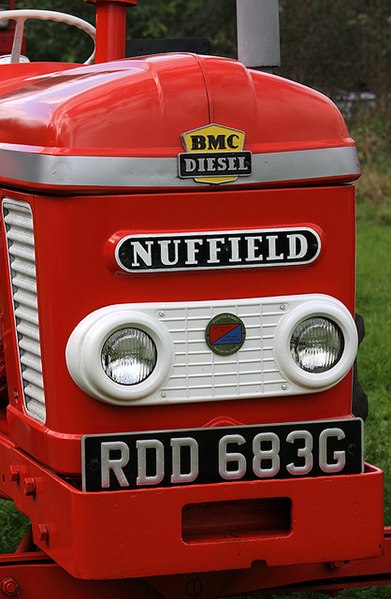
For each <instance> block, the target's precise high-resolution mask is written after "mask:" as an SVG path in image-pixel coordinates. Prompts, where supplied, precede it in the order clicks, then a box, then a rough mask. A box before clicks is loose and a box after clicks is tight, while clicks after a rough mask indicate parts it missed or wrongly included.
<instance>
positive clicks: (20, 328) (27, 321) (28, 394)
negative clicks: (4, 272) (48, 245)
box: [3, 198, 46, 423]
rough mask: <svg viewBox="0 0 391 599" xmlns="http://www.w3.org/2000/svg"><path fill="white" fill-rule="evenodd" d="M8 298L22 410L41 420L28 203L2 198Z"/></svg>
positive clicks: (42, 404) (42, 399)
mask: <svg viewBox="0 0 391 599" xmlns="http://www.w3.org/2000/svg"><path fill="white" fill-rule="evenodd" d="M3 217H4V225H5V234H6V238H7V247H8V260H9V268H10V276H11V288H12V299H13V307H14V316H15V326H16V334H17V341H18V349H19V362H20V372H21V378H22V385H23V396H24V397H23V399H24V405H25V408H26V412H27V413H28V414H29V416H31V418H34V419H35V420H38V421H39V422H42V423H43V422H45V419H46V409H45V394H44V388H43V378H42V360H41V346H40V342H39V322H38V302H37V283H36V275H35V249H34V229H33V215H32V212H31V208H30V206H29V204H27V203H25V202H16V201H13V200H10V199H8V198H6V199H4V200H3Z"/></svg>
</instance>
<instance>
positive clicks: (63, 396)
mask: <svg viewBox="0 0 391 599" xmlns="http://www.w3.org/2000/svg"><path fill="white" fill-rule="evenodd" d="M91 1H92V0H91ZM239 1H240V0H239ZM94 3H95V4H96V10H97V52H96V61H95V64H91V63H92V62H93V58H90V59H89V60H88V61H87V63H86V64H85V65H77V64H69V63H68V64H63V63H55V64H53V63H29V62H21V61H20V59H19V58H20V47H21V40H22V38H23V27H22V24H23V23H24V21H25V20H26V19H27V18H30V17H32V18H43V19H54V20H64V21H65V22H67V23H70V24H74V25H75V26H77V27H79V28H82V29H84V30H85V31H86V32H87V33H88V34H89V35H91V36H92V37H95V31H94V28H93V27H91V26H90V25H89V24H88V23H85V22H82V21H80V20H79V19H77V18H75V17H70V16H67V15H62V14H59V13H53V12H50V11H10V12H6V13H4V14H3V15H0V20H1V19H3V18H5V19H11V18H12V19H16V20H17V23H19V26H17V28H16V36H15V43H14V47H13V50H12V53H11V57H10V59H9V60H8V62H9V64H2V65H0V69H1V83H0V186H1V189H0V192H1V219H2V223H1V241H2V243H1V255H0V259H1V263H0V264H1V275H0V276H1V317H2V334H3V348H4V363H3V364H2V372H3V375H4V374H5V373H6V379H7V388H8V394H7V397H6V398H5V399H4V402H3V407H2V412H1V435H0V473H1V478H0V485H1V494H2V496H3V497H4V498H7V499H11V500H12V501H14V503H15V506H16V507H17V508H18V509H19V510H21V511H22V512H23V513H24V514H26V515H27V516H28V517H29V519H30V520H31V531H30V532H29V533H28V535H27V536H26V539H25V540H24V542H22V544H21V546H20V547H19V550H18V551H17V553H15V554H12V555H5V556H2V557H1V560H0V563H1V569H2V571H1V574H0V593H1V592H2V593H3V595H6V596H20V597H21V598H22V599H24V598H25V599H35V598H38V597H41V595H42V592H43V586H44V589H45V592H48V590H49V591H52V592H55V593H56V596H57V597H58V598H59V599H60V598H62V597H64V598H65V597H69V596H74V597H78V598H81V599H87V598H90V597H91V598H92V597H93V598H94V599H96V598H97V597H98V598H102V599H103V598H107V597H110V598H111V599H117V598H118V599H119V598H121V599H123V597H130V596H131V597H137V598H140V599H144V598H153V597H165V598H175V599H177V598H182V597H184V598H185V597H200V598H201V599H205V598H214V597H223V596H229V595H237V594H239V593H250V592H252V591H255V590H266V589H278V588H280V587H284V588H288V587H289V588H299V587H300V585H301V584H303V583H306V588H322V589H326V590H327V589H329V590H330V589H331V590H334V589H335V588H340V587H343V586H349V584H364V582H365V584H370V583H375V582H379V580H382V581H384V580H386V578H387V576H388V572H389V571H390V568H389V565H387V555H389V552H390V548H389V543H388V542H387V534H386V535H385V532H384V527H383V483H382V472H381V471H379V470H378V469H377V468H375V467H374V466H371V465H369V464H366V463H365V462H364V460H363V444H362V436H363V420H362V418H360V417H357V412H355V410H353V411H352V387H353V367H354V362H355V357H356V351H357V346H358V339H359V335H358V332H357V327H356V323H355V319H354V316H355V303H354V296H355V209H354V186H353V182H354V181H355V180H356V179H357V178H358V177H359V175H360V169H359V164H358V160H357V152H356V148H355V144H354V142H353V140H352V139H351V137H350V136H349V133H348V131H347V128H346V125H345V123H344V120H343V118H342V116H341V114H340V113H339V111H338V109H337V108H336V107H335V105H334V104H333V103H332V102H330V101H329V100H328V99H327V98H325V97H324V96H323V95H321V94H319V93H317V92H315V91H312V90H310V89H308V88H305V87H303V86H301V85H298V84H296V83H293V82H291V81H287V80H284V79H281V78H278V77H276V76H274V75H271V74H268V73H265V72H260V71H257V70H254V69H248V68H246V67H245V66H244V65H243V64H242V63H241V62H238V61H235V60H230V59H224V58H217V57H211V56H199V55H194V54H191V53H184V54H163V55H160V54H159V55H152V56H147V57H142V58H138V59H123V48H124V45H125V13H126V5H127V4H136V3H137V0H116V1H115V0H111V1H108V0H107V1H106V0H105V1H103V0H95V1H94ZM121 59H122V60H121ZM353 412H355V415H353ZM358 416H360V414H358ZM387 552H388V553H387ZM374 558H375V559H374ZM359 574H360V575H361V576H362V578H358V575H359ZM312 581H317V582H316V583H312ZM311 585H312V586H311Z"/></svg>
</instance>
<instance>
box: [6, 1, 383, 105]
mask: <svg viewBox="0 0 391 599" xmlns="http://www.w3.org/2000/svg"><path fill="white" fill-rule="evenodd" d="M17 7H18V8H24V7H29V8H43V9H44V8H47V9H51V10H60V11H63V12H68V13H72V14H75V15H77V16H80V17H82V18H84V19H86V20H88V21H90V22H94V16H95V11H94V7H92V6H91V5H87V4H86V3H85V2H83V0H17ZM235 7H236V1H235V0H139V3H138V6H137V7H133V8H131V9H129V11H128V15H129V16H128V36H129V37H132V38H149V37H152V38H167V37H169V38H170V37H171V38H173V37H206V38H208V39H209V42H210V45H211V51H212V53H213V54H222V55H223V56H235V55H236V15H235ZM280 25H281V54H282V68H281V71H280V73H281V74H282V75H284V76H287V77H290V78H292V79H295V80H297V81H300V82H302V83H305V84H308V85H310V86H313V87H316V88H319V89H321V90H324V91H326V92H327V93H329V94H331V95H334V96H335V95H338V94H339V93H341V92H349V91H356V92H357V91H363V90H369V91H372V92H374V93H375V94H376V96H377V98H378V102H379V105H381V106H382V108H383V110H384V111H387V109H388V104H389V102H390V93H391V77H390V73H391V2H390V0H344V2H341V1H340V0H294V1H293V0H280ZM27 41H28V55H29V56H30V58H31V59H34V60H72V61H83V60H85V59H86V57H87V56H88V55H89V53H90V42H89V40H88V38H87V36H83V34H81V33H80V32H78V31H72V32H71V31H70V29H69V27H68V26H66V25H58V24H56V23H42V22H32V23H31V24H30V23H29V24H28V25H27Z"/></svg>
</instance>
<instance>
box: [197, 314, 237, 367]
mask: <svg viewBox="0 0 391 599" xmlns="http://www.w3.org/2000/svg"><path fill="white" fill-rule="evenodd" d="M245 339H246V327H245V326H244V323H243V321H242V320H241V319H240V318H239V317H238V316H236V315H235V314H230V313H229V312H224V313H222V314H217V316H214V317H213V318H212V320H210V321H209V323H208V325H207V327H206V330H205V340H206V343H207V345H208V347H209V349H211V350H212V352H213V353H215V354H217V355H218V356H230V355H231V354H234V353H236V352H237V351H239V349H240V348H241V347H242V345H243V343H244V341H245Z"/></svg>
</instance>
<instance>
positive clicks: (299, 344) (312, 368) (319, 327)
mask: <svg viewBox="0 0 391 599" xmlns="http://www.w3.org/2000/svg"><path fill="white" fill-rule="evenodd" d="M290 349H291V355H292V358H293V359H294V361H295V363H296V364H297V365H298V366H299V368H301V369H302V370H305V371H306V372H326V371H327V370H330V368H333V367H334V366H335V365H336V364H337V362H338V361H339V360H340V359H341V356H342V352H343V349H344V338H343V334H342V331H341V329H340V327H339V326H338V325H337V324H336V323H335V322H333V321H332V320H329V319H328V318H324V317H319V316H318V317H312V318H307V319H306V320H304V321H303V322H301V323H300V324H299V325H298V326H297V327H296V328H295V330H294V331H293V333H292V336H291V342H290Z"/></svg>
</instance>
